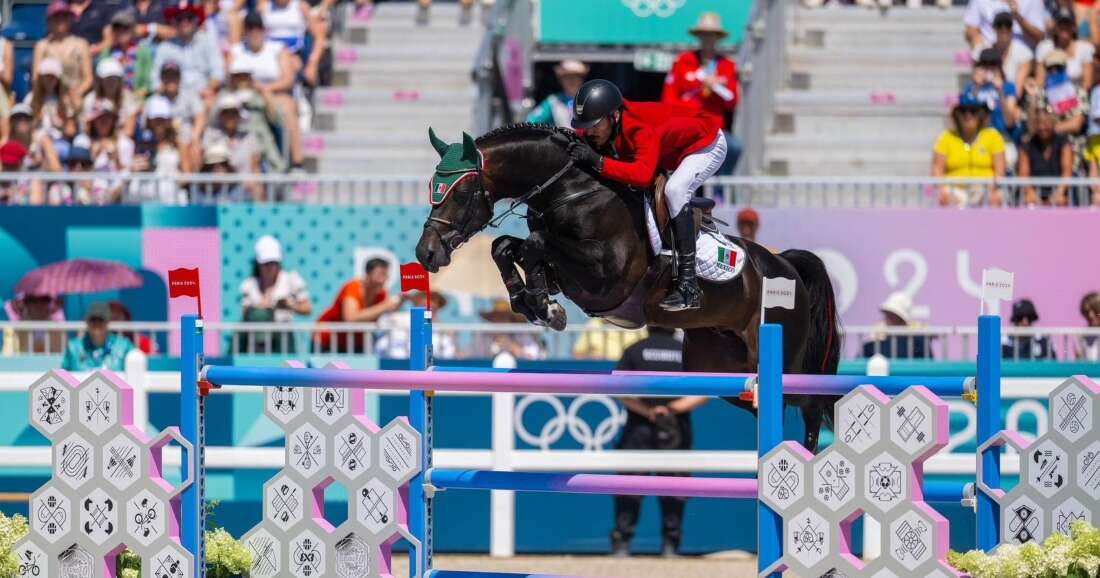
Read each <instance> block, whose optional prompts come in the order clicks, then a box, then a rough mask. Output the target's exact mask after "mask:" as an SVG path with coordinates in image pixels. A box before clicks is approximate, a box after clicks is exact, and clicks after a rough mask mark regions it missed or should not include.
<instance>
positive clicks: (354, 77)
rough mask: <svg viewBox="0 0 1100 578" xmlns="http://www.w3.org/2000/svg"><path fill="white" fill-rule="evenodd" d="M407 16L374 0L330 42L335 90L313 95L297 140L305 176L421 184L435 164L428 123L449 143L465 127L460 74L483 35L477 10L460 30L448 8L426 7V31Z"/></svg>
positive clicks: (401, 8) (465, 91)
mask: <svg viewBox="0 0 1100 578" xmlns="http://www.w3.org/2000/svg"><path fill="white" fill-rule="evenodd" d="M415 12H416V4H415V3H412V2H409V3H392V2H384V3H380V4H378V5H377V6H376V8H375V10H374V14H373V16H372V17H371V18H370V19H369V20H366V21H357V20H355V19H351V20H349V22H348V25H347V28H346V30H345V33H344V34H343V35H342V36H341V37H340V38H338V39H336V43H335V46H334V49H333V57H334V67H335V71H336V74H335V80H334V84H335V85H336V86H333V87H330V88H325V89H322V90H320V91H319V92H318V94H317V96H316V98H315V107H316V114H315V120H314V124H313V130H312V131H311V132H310V133H309V134H307V135H306V137H305V139H306V140H305V141H304V144H305V148H306V155H307V158H309V159H310V160H309V162H308V168H309V169H310V170H314V171H317V172H323V173H345V174H347V173H355V174H380V175H395V174H409V175H419V176H423V177H424V179H425V181H426V180H427V178H428V176H429V175H430V173H431V170H432V167H434V166H435V164H436V162H438V160H439V157H438V156H437V155H436V154H435V151H434V150H432V148H431V147H430V145H429V144H428V136H427V132H428V126H429V125H431V126H434V127H436V130H437V132H439V134H440V136H441V137H443V138H445V139H447V140H451V141H454V140H457V139H458V138H459V135H460V133H461V132H462V131H463V130H467V131H468V130H470V125H471V124H472V112H473V103H474V94H475V90H474V86H473V83H472V81H471V78H470V68H471V66H472V64H473V60H474V56H475V53H476V52H477V48H478V46H479V44H480V42H481V36H482V31H483V30H484V28H483V27H482V26H481V25H480V23H479V22H478V13H477V12H475V15H474V16H475V17H474V22H472V23H471V24H470V25H469V26H465V27H463V26H459V24H458V16H459V7H458V5H457V4H455V3H439V2H436V3H435V5H434V6H433V7H432V13H431V15H432V17H431V22H430V23H429V24H428V25H427V26H418V25H416V24H415V22H414V17H415Z"/></svg>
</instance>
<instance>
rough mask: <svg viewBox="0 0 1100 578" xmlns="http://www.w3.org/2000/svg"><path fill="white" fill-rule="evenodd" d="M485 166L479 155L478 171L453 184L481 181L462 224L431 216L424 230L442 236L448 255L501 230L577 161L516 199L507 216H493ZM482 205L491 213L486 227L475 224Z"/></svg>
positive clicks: (468, 204)
mask: <svg viewBox="0 0 1100 578" xmlns="http://www.w3.org/2000/svg"><path fill="white" fill-rule="evenodd" d="M481 165H482V160H481V158H480V155H479V158H478V163H477V169H476V170H474V171H468V172H466V173H465V174H463V175H462V176H461V177H459V178H458V180H456V181H455V182H454V184H453V185H451V186H452V187H457V186H458V183H460V182H461V181H462V180H463V179H465V178H466V177H467V176H469V175H475V177H476V178H477V187H476V188H475V189H474V192H473V193H471V194H470V195H469V196H468V197H467V198H466V202H465V205H464V206H463V207H462V212H461V219H460V221H459V222H458V223H455V222H454V221H451V220H450V219H444V218H442V217H436V216H429V217H428V220H427V221H426V222H425V223H424V228H425V229H431V230H432V232H434V233H435V234H436V236H437V237H439V242H440V243H442V244H443V247H444V248H445V249H447V252H448V253H452V252H454V250H455V249H458V248H459V247H461V246H462V244H463V243H465V242H466V241H468V240H469V239H470V238H471V237H473V236H474V235H476V234H478V233H480V232H481V231H484V230H485V229H486V228H487V227H493V228H496V227H499V226H500V224H501V223H503V222H504V220H505V219H506V218H508V217H509V216H512V215H515V214H516V209H518V208H519V207H520V206H521V205H525V204H527V203H528V202H529V201H531V199H533V198H535V197H536V196H538V195H539V194H541V193H542V192H543V191H545V190H546V189H548V188H550V187H551V186H553V184H554V183H556V182H558V181H559V180H561V178H562V177H564V176H565V174H566V173H568V172H569V169H571V168H573V161H572V160H569V161H568V162H566V163H565V165H563V166H562V167H561V168H560V169H558V172H556V173H554V174H553V175H551V176H550V178H548V179H546V180H545V181H543V183H542V184H539V185H535V186H534V187H533V188H531V190H529V191H527V192H526V193H524V194H522V195H520V196H519V197H516V199H515V200H513V201H512V202H511V204H509V206H508V208H507V209H506V210H505V211H504V212H503V213H501V214H499V215H496V216H493V215H492V212H493V205H494V204H495V203H494V202H493V199H492V195H491V194H490V193H489V190H488V188H487V187H486V186H485V177H484V175H483V174H482V166H481ZM574 196H575V195H570V196H569V197H567V199H569V200H572V198H573V197H574ZM479 202H480V203H484V206H485V207H486V209H487V212H489V213H490V218H489V219H488V220H487V221H485V223H484V224H482V225H476V224H474V223H473V219H474V210H475V209H476V207H477V203H479ZM433 225H442V226H444V227H446V229H445V230H442V231H441V230H440V228H439V227H435V226H433Z"/></svg>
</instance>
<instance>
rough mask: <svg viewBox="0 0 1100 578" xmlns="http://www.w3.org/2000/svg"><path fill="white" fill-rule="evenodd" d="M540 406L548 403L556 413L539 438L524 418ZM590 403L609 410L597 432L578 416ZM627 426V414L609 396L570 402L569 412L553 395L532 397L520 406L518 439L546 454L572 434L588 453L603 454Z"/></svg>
mask: <svg viewBox="0 0 1100 578" xmlns="http://www.w3.org/2000/svg"><path fill="white" fill-rule="evenodd" d="M536 403H545V404H546V405H549V406H550V408H551V409H553V410H554V417H552V418H550V419H549V420H547V421H546V423H545V424H543V426H542V429H541V430H539V432H538V435H535V434H533V433H531V432H530V430H528V429H527V427H526V426H525V425H524V423H523V422H524V420H523V414H524V413H525V412H526V411H527V408H529V407H531V406H532V405H534V404H536ZM589 403H595V404H598V405H602V406H603V407H604V408H606V409H607V414H608V415H607V417H605V418H604V419H603V420H601V421H600V422H599V423H598V424H596V427H595V429H593V428H592V427H591V426H590V425H589V424H588V422H586V421H585V420H584V419H583V418H581V417H580V416H579V415H578V414H579V413H580V410H581V408H582V407H584V406H585V405H587V404H589ZM624 424H626V410H625V409H622V408H620V407H619V404H617V403H615V400H613V399H611V398H610V397H609V396H606V395H582V396H580V397H577V398H576V399H574V400H573V401H572V402H570V404H569V407H568V408H566V407H565V404H564V403H562V401H561V400H560V399H558V398H557V397H554V396H552V395H528V396H525V397H523V398H521V399H520V400H519V402H518V403H516V415H515V429H516V435H517V436H519V438H520V439H521V440H523V441H524V442H525V443H528V444H530V445H532V446H536V447H538V448H540V449H542V450H549V449H550V447H551V446H553V445H554V444H555V443H557V442H558V440H560V439H561V438H562V436H564V435H565V433H566V432H569V436H570V437H572V438H573V440H574V441H576V442H577V443H578V444H580V445H581V447H583V448H584V450H585V451H598V450H602V449H603V448H604V446H606V445H607V444H609V443H611V442H612V441H614V439H615V436H617V435H619V430H620V429H622V426H623V425H624Z"/></svg>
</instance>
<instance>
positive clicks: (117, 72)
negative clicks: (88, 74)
mask: <svg viewBox="0 0 1100 578" xmlns="http://www.w3.org/2000/svg"><path fill="white" fill-rule="evenodd" d="M122 72H123V71H122V63H121V62H119V61H118V59H115V58H104V59H103V60H100V61H99V64H97V65H96V67H95V75H96V76H98V77H100V78H110V77H112V76H115V77H118V78H122Z"/></svg>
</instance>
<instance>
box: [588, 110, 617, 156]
mask: <svg viewBox="0 0 1100 578" xmlns="http://www.w3.org/2000/svg"><path fill="white" fill-rule="evenodd" d="M613 115H614V117H615V121H616V122H618V120H619V112H618V111H615V112H614V113H613ZM611 133H612V125H611V119H610V118H605V119H603V120H601V121H600V122H598V123H596V126H593V127H592V128H590V129H588V130H586V131H584V138H585V139H587V140H588V142H589V144H591V145H592V146H594V147H597V148H599V147H603V146H607V143H608V142H609V141H610V140H611Z"/></svg>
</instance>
